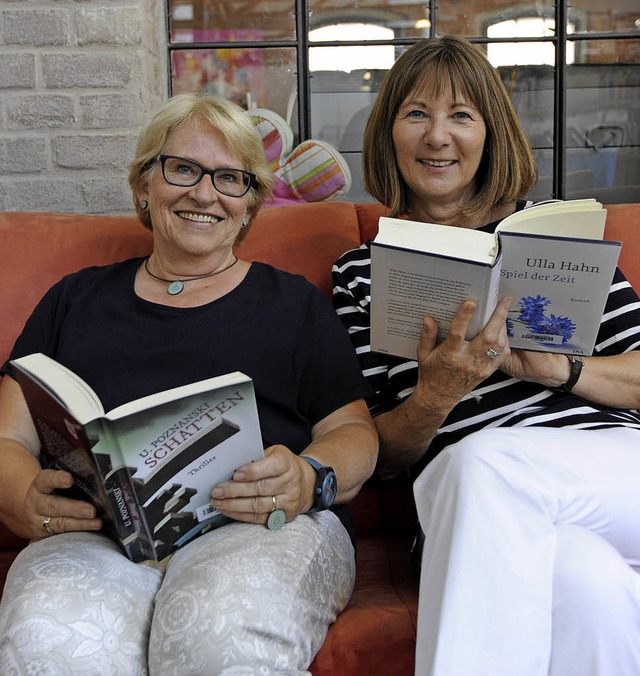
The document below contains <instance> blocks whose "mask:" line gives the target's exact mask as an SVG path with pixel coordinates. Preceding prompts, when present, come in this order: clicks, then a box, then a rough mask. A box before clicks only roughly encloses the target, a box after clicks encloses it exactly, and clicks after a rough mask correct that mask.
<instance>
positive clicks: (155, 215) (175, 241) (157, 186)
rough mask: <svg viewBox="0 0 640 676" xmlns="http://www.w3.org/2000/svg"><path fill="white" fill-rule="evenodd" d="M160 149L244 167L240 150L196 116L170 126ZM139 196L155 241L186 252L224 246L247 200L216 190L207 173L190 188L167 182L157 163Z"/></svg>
mask: <svg viewBox="0 0 640 676" xmlns="http://www.w3.org/2000/svg"><path fill="white" fill-rule="evenodd" d="M163 154H166V155H174V156H177V157H182V158H185V159H189V160H193V161H194V162H197V163H198V164H200V165H202V166H203V167H205V168H206V169H218V168H220V167H227V168H233V169H244V165H243V162H242V160H241V158H240V155H239V154H237V153H234V152H233V151H231V150H230V149H229V148H228V147H227V145H226V143H225V142H224V138H223V136H222V135H221V133H220V132H218V131H217V130H215V129H213V128H212V127H211V126H210V125H209V124H208V123H206V122H203V121H198V120H192V121H189V122H186V123H184V124H182V125H180V126H179V127H176V128H175V129H174V130H173V131H172V132H171V134H170V136H169V138H168V139H167V143H166V145H165V148H164V149H163ZM139 198H140V199H141V200H142V199H146V200H147V201H148V202H149V210H150V215H151V223H152V225H153V232H154V240H155V246H156V247H158V246H160V247H166V248H167V249H172V248H173V249H176V250H179V251H181V252H182V253H186V254H189V255H206V254H208V253H212V252H213V251H217V250H221V252H222V250H225V249H226V250H228V251H230V250H231V248H232V247H233V243H234V241H235V239H236V237H237V235H238V233H239V232H240V229H241V228H242V221H243V218H244V217H245V214H246V209H247V204H248V200H249V195H248V193H247V194H246V195H243V196H242V197H229V196H226V195H222V194H221V193H219V192H218V191H217V190H216V189H215V188H214V187H213V183H212V181H211V176H203V177H202V179H201V180H200V182H199V183H197V184H196V185H194V186H191V187H181V186H175V185H171V184H169V183H167V182H166V181H165V179H164V177H163V175H162V168H161V166H160V163H159V162H157V163H156V166H155V167H154V169H153V171H152V172H151V175H150V177H149V180H148V183H147V186H146V189H144V190H142V191H141V192H140V194H139Z"/></svg>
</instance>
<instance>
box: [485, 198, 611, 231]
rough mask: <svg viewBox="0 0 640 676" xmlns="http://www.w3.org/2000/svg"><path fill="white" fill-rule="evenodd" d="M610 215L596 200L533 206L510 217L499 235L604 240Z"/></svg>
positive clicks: (503, 222) (502, 226)
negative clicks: (528, 234) (512, 233)
mask: <svg viewBox="0 0 640 676" xmlns="http://www.w3.org/2000/svg"><path fill="white" fill-rule="evenodd" d="M606 219H607V211H606V209H604V208H603V207H602V204H600V203H599V202H597V201H596V200H594V199H584V200H569V201H566V202H550V203H543V204H540V205H533V206H530V207H528V208H526V209H523V210H521V211H516V212H515V213H513V214H511V215H510V216H507V218H505V219H504V220H503V221H502V222H501V223H500V224H499V225H498V226H497V228H496V232H506V231H509V232H526V233H536V234H544V235H549V236H552V237H556V236H557V237H576V238H579V239H598V240H600V239H602V238H603V237H604V226H605V222H606Z"/></svg>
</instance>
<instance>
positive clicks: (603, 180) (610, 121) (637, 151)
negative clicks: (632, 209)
mask: <svg viewBox="0 0 640 676" xmlns="http://www.w3.org/2000/svg"><path fill="white" fill-rule="evenodd" d="M639 54H640V40H606V41H605V40H593V41H592V40H587V41H581V42H580V43H578V44H577V45H576V59H577V62H576V63H575V64H574V65H572V66H570V67H568V68H567V144H566V146H567V154H566V167H567V197H583V196H592V197H596V198H598V199H600V200H601V201H602V202H605V203H610V202H638V201H640V59H638V55H639ZM570 176H573V177H574V178H576V177H580V182H579V184H577V183H576V181H575V180H574V183H573V185H571V184H570V183H569V177H570Z"/></svg>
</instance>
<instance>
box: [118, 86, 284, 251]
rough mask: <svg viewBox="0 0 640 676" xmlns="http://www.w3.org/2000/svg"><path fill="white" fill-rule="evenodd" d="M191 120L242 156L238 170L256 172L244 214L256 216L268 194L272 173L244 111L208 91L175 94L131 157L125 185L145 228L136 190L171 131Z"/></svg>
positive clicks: (144, 131) (142, 134) (149, 225)
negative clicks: (209, 127)
mask: <svg viewBox="0 0 640 676" xmlns="http://www.w3.org/2000/svg"><path fill="white" fill-rule="evenodd" d="M192 120H198V121H202V122H204V123H206V124H209V125H210V126H211V128H212V129H215V130H216V131H218V132H220V133H221V134H222V136H223V137H224V138H225V139H226V142H227V147H228V149H229V150H231V151H233V152H234V153H236V154H238V155H239V156H240V157H241V158H242V161H243V164H244V166H243V167H242V169H244V170H245V171H250V172H251V173H252V174H255V175H256V181H255V185H254V186H252V187H251V189H250V190H249V205H248V207H247V215H248V216H249V217H250V218H252V217H253V216H255V215H256V213H257V212H258V210H259V209H260V207H261V206H262V203H263V202H264V200H265V199H266V198H267V197H268V196H269V195H270V194H271V185H272V183H273V174H272V172H271V170H270V169H269V166H268V164H267V161H266V159H265V156H264V148H263V145H262V139H261V138H260V137H259V136H258V134H257V132H256V130H255V127H254V126H253V123H252V122H251V119H250V118H249V116H248V115H247V113H246V112H245V111H244V110H243V109H242V108H240V106H238V105H236V104H235V103H232V102H231V101H227V100H226V99H223V98H220V97H217V96H211V95H210V94H205V95H200V94H178V95H177V96H174V97H172V98H170V99H169V100H168V101H167V102H166V103H165V104H164V105H163V106H162V108H160V110H159V111H158V112H157V113H156V114H155V115H154V116H153V118H152V119H151V121H150V122H149V123H148V124H147V126H146V127H144V128H143V129H142V131H141V132H140V136H139V137H138V143H137V146H136V154H135V159H134V160H133V162H132V163H131V165H130V167H129V185H130V186H131V190H132V192H133V203H134V206H135V210H136V213H137V215H138V218H139V219H140V221H141V222H142V224H143V225H144V226H145V227H147V228H149V229H151V228H152V223H151V218H150V216H149V211H148V210H147V209H142V208H141V206H140V200H139V199H138V191H139V190H140V189H141V188H143V187H144V185H145V182H146V181H147V179H148V177H149V174H150V173H151V172H152V171H154V169H155V168H156V166H157V163H156V158H157V157H158V155H161V154H162V152H163V150H164V148H165V145H166V143H167V139H168V138H169V136H170V135H171V133H172V131H173V130H174V129H176V128H177V127H179V126H181V125H182V124H185V123H187V122H190V121H192ZM248 229H249V228H248V227H244V228H243V229H242V230H241V232H240V235H239V239H238V241H239V240H240V239H242V238H243V237H244V235H246V232H247V230H248Z"/></svg>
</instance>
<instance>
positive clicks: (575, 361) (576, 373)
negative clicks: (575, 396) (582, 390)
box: [560, 355, 584, 392]
mask: <svg viewBox="0 0 640 676" xmlns="http://www.w3.org/2000/svg"><path fill="white" fill-rule="evenodd" d="M566 357H567V359H568V360H569V362H570V364H571V372H570V373H569V378H568V379H567V382H566V383H565V384H564V385H560V389H561V390H562V391H563V392H571V390H572V389H573V388H574V387H575V384H576V383H577V382H578V378H579V377H580V374H581V373H582V367H583V366H584V359H582V357H577V356H575V355H566Z"/></svg>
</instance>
